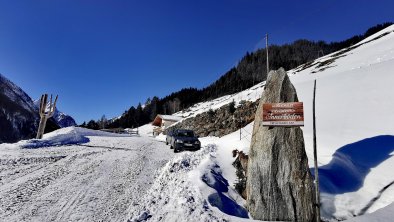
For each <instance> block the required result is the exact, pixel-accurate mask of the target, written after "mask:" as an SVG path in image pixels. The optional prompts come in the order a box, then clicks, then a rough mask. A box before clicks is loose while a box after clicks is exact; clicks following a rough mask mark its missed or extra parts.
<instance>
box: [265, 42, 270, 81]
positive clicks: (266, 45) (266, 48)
mask: <svg viewBox="0 0 394 222" xmlns="http://www.w3.org/2000/svg"><path fill="white" fill-rule="evenodd" d="M265 51H266V52H267V76H268V73H269V72H270V65H269V60H268V34H265Z"/></svg>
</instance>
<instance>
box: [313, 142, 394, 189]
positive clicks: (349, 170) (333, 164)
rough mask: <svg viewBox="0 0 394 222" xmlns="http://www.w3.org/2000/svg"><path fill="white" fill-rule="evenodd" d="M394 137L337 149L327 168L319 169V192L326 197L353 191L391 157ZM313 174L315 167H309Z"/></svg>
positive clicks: (393, 149) (352, 144) (325, 166)
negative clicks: (373, 169)
mask: <svg viewBox="0 0 394 222" xmlns="http://www.w3.org/2000/svg"><path fill="white" fill-rule="evenodd" d="M393 151H394V136H389V135H384V136H376V137H372V138H368V139H364V140H361V141H358V142H355V143H351V144H348V145H345V146H343V147H341V148H339V149H338V150H337V151H336V152H335V153H334V155H333V158H332V160H331V161H330V163H328V164H327V165H324V166H321V167H319V180H320V190H321V192H323V193H328V194H334V195H335V194H343V193H348V192H354V191H357V190H358V189H360V188H361V187H362V186H363V184H364V179H365V177H366V176H367V175H368V173H369V172H370V171H371V168H374V167H376V166H378V165H379V164H380V163H382V162H383V161H385V160H386V159H388V158H390V157H391V155H390V153H392V152H393ZM311 172H312V174H314V168H311Z"/></svg>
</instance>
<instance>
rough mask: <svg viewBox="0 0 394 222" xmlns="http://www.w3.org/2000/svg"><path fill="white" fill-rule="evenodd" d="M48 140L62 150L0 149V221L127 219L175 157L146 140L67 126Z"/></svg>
mask: <svg viewBox="0 0 394 222" xmlns="http://www.w3.org/2000/svg"><path fill="white" fill-rule="evenodd" d="M76 135H78V136H76ZM74 137H75V138H82V137H86V138H88V139H89V142H87V143H82V142H86V141H85V140H79V139H75V140H74V139H73V138H74ZM70 138H72V139H71V140H72V143H71V144H70V143H69V141H70ZM50 139H53V140H57V141H59V142H60V143H61V144H62V145H59V146H56V147H53V146H45V147H40V148H37V147H36V149H25V148H23V147H22V146H20V145H25V144H29V141H25V142H24V143H20V144H1V145H0V197H1V198H0V218H1V219H0V220H1V221H80V220H83V221H109V220H110V221H120V220H125V218H127V215H128V209H129V206H133V205H134V206H137V205H136V204H138V203H139V202H141V201H142V200H141V199H143V198H144V195H143V194H144V193H146V192H147V191H148V190H149V189H150V187H151V186H152V184H153V182H154V175H156V171H157V170H158V169H161V168H162V167H163V166H164V165H165V164H166V163H167V162H168V161H169V160H170V159H171V158H173V156H174V153H173V152H172V150H170V149H169V148H168V147H167V146H166V145H165V144H164V143H162V142H158V141H156V140H155V139H153V138H150V137H139V136H119V135H115V134H110V133H105V132H99V131H92V130H86V129H81V128H74V127H70V128H65V129H61V130H58V131H55V132H53V133H51V134H46V135H45V137H44V140H47V141H49V140H50ZM65 141H66V142H65ZM76 141H77V142H78V143H81V144H77V145H76V144H73V143H74V142H76ZM30 142H32V141H30ZM37 143H38V142H33V144H37ZM64 144H67V145H64ZM45 145H48V144H46V143H45Z"/></svg>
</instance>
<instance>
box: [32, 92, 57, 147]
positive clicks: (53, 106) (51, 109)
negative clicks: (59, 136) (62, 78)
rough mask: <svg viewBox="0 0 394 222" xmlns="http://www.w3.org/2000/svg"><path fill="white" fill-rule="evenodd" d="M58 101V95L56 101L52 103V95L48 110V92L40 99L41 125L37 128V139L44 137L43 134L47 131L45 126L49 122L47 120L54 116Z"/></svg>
mask: <svg viewBox="0 0 394 222" xmlns="http://www.w3.org/2000/svg"><path fill="white" fill-rule="evenodd" d="M56 102H57V96H56V99H55V102H54V103H52V95H51V99H50V103H49V110H48V112H46V107H47V104H48V94H43V95H41V99H40V110H39V112H40V125H39V126H38V130H37V136H36V139H42V136H43V135H44V131H45V126H46V123H47V120H48V119H49V118H51V117H52V116H53V114H54V113H55V110H56Z"/></svg>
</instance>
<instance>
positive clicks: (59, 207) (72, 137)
mask: <svg viewBox="0 0 394 222" xmlns="http://www.w3.org/2000/svg"><path fill="white" fill-rule="evenodd" d="M393 30H394V26H390V27H388V28H387V29H385V30H383V31H381V32H380V33H377V34H375V35H374V36H371V37H370V38H368V39H366V40H364V41H363V42H361V43H360V44H358V45H356V46H357V47H353V48H352V49H351V50H343V51H342V52H340V54H338V53H332V54H330V55H327V56H324V57H322V58H319V59H317V60H316V61H313V62H312V63H311V64H310V66H309V67H305V66H300V67H298V68H296V69H294V70H290V71H288V75H289V76H290V78H291V81H292V82H293V84H294V85H295V88H296V89H297V93H298V97H299V99H300V101H303V102H304V111H305V121H304V122H305V127H303V132H304V139H305V144H306V153H307V155H308V159H309V166H310V167H311V172H312V173H313V161H312V160H313V149H312V119H311V116H312V115H311V110H312V93H313V82H314V80H315V79H317V98H316V99H317V100H316V109H317V112H316V115H317V147H318V163H319V173H320V184H321V201H322V217H323V219H324V220H327V221H337V220H347V219H350V221H387V220H391V218H392V216H393V201H394V186H392V185H393V184H394V177H393V174H392V169H393V166H394V158H393V153H394V128H393V127H392V123H393V122H394V113H393V112H392V110H394V103H392V102H391V101H394V91H393V90H392V87H391V85H392V83H393V82H394V76H393V75H392V70H394V32H392V31H393ZM384 33H388V34H386V35H384V36H383V35H382V34H384ZM363 43H364V44H363ZM263 88H264V82H262V83H259V84H257V85H256V86H253V87H251V88H250V89H247V90H245V91H243V92H240V93H237V94H233V95H228V96H224V97H221V98H218V99H215V100H212V101H207V102H203V103H199V104H196V105H195V106H193V107H191V108H190V109H188V110H184V111H181V112H178V113H176V116H178V117H182V118H189V117H192V116H194V115H196V114H198V113H202V112H206V111H208V110H209V109H217V108H220V107H221V106H223V105H225V104H228V103H230V102H232V101H234V102H235V103H236V105H237V106H238V105H239V104H240V103H241V102H242V101H243V100H248V101H256V100H257V99H258V98H259V97H260V96H261V93H262V90H263ZM253 124H254V123H251V124H249V125H247V126H246V127H244V128H242V129H240V130H238V131H236V132H233V133H231V134H229V135H226V136H223V137H221V138H218V137H204V138H200V140H201V143H202V148H201V150H199V151H196V152H181V153H177V154H174V153H173V150H171V149H170V148H169V146H166V145H165V143H164V142H163V141H165V135H162V134H161V135H159V136H157V137H153V136H152V132H153V126H151V125H150V124H147V125H144V126H142V127H139V135H133V136H131V135H120V134H111V133H106V132H100V131H92V130H87V129H82V128H78V127H69V128H64V129H60V130H58V131H55V132H53V133H49V134H46V135H44V139H42V140H27V141H21V142H19V143H16V144H0V197H1V198H0V218H1V220H2V221H27V220H28V221H43V220H56V221H77V220H84V221H108V220H111V221H119V220H123V221H125V220H129V221H145V220H149V221H158V220H161V221H249V220H251V217H250V215H248V214H247V212H246V211H245V208H244V204H245V201H244V200H243V199H242V198H241V197H240V195H239V194H237V193H236V192H235V191H234V183H235V182H236V180H237V178H236V176H235V169H234V167H233V166H232V165H231V164H232V162H233V161H234V158H233V157H232V152H231V151H232V150H234V149H238V150H242V151H244V152H245V153H248V151H249V146H250V141H251V137H252V129H253ZM33 148H34V149H33ZM356 216H357V217H356Z"/></svg>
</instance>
